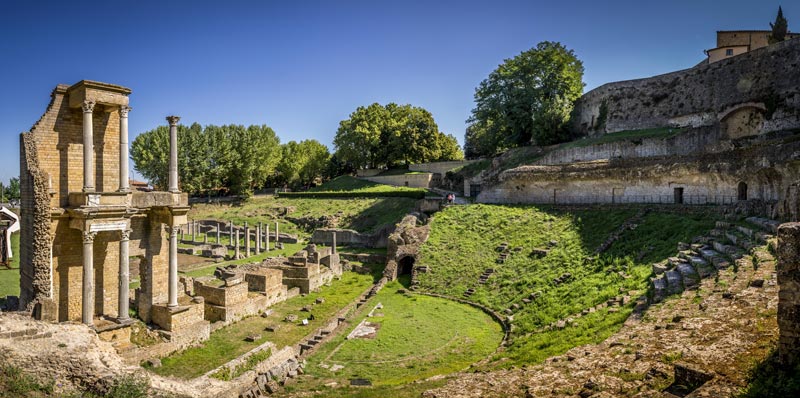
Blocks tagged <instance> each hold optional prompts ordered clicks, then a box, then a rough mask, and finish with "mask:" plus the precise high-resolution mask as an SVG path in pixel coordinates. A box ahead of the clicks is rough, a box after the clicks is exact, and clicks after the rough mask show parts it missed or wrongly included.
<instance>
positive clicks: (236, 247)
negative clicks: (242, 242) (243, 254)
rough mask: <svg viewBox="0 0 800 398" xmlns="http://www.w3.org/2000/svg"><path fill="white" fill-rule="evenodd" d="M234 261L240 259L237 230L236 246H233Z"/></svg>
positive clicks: (237, 233) (237, 232)
mask: <svg viewBox="0 0 800 398" xmlns="http://www.w3.org/2000/svg"><path fill="white" fill-rule="evenodd" d="M233 259H234V260H238V259H239V230H238V229H237V230H236V244H235V245H233Z"/></svg>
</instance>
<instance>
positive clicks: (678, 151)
mask: <svg viewBox="0 0 800 398" xmlns="http://www.w3.org/2000/svg"><path fill="white" fill-rule="evenodd" d="M719 138H720V137H719V132H718V130H716V129H713V128H708V127H706V128H698V129H692V130H690V131H686V132H684V133H679V134H677V135H676V136H674V137H670V138H667V139H664V138H643V139H638V140H625V141H617V142H610V143H607V144H598V145H589V146H584V147H572V148H565V149H556V150H553V151H552V152H549V153H548V154H546V155H544V156H543V157H542V158H540V159H539V160H537V161H536V162H534V164H539V165H555V164H567V163H575V162H587V161H592V160H598V159H614V158H626V159H632V158H644V157H655V156H673V155H691V154H701V153H707V152H718V151H722V150H726V149H731V148H732V147H731V144H730V142H727V145H726V144H720V143H719V142H720V140H719ZM579 142H580V141H579Z"/></svg>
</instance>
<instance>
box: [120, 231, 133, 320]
mask: <svg viewBox="0 0 800 398" xmlns="http://www.w3.org/2000/svg"><path fill="white" fill-rule="evenodd" d="M121 232H122V234H121V235H122V237H121V238H120V240H119V307H118V311H117V312H118V314H117V320H118V321H120V322H122V321H126V320H128V304H129V302H130V300H129V298H128V291H129V290H130V287H129V284H130V274H129V264H128V261H129V258H128V246H129V245H130V237H131V230H129V229H126V230H123V231H121Z"/></svg>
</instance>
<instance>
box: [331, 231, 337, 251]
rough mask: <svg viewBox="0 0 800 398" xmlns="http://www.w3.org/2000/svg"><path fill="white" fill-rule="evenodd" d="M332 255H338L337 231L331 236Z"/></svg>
mask: <svg viewBox="0 0 800 398" xmlns="http://www.w3.org/2000/svg"><path fill="white" fill-rule="evenodd" d="M331 253H336V231H333V236H331Z"/></svg>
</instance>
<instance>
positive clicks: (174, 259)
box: [167, 226, 178, 308]
mask: <svg viewBox="0 0 800 398" xmlns="http://www.w3.org/2000/svg"><path fill="white" fill-rule="evenodd" d="M168 231H169V280H168V282H169V286H168V291H169V303H167V307H170V308H174V307H177V306H178V227H172V226H171V227H169V228H168Z"/></svg>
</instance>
